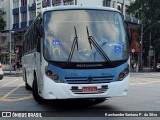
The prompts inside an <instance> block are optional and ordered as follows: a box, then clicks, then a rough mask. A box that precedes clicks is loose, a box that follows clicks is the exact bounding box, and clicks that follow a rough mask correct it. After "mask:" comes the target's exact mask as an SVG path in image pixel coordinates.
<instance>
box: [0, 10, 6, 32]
mask: <svg viewBox="0 0 160 120" xmlns="http://www.w3.org/2000/svg"><path fill="white" fill-rule="evenodd" d="M5 26H6V22H5V21H4V19H3V17H2V11H0V32H1V31H2V30H4V27H5Z"/></svg>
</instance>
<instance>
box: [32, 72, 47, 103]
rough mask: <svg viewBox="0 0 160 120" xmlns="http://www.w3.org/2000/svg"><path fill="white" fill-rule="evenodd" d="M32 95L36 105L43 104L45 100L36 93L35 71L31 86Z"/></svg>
mask: <svg viewBox="0 0 160 120" xmlns="http://www.w3.org/2000/svg"><path fill="white" fill-rule="evenodd" d="M32 94H33V98H34V99H35V101H36V102H38V103H44V102H45V99H43V98H42V97H41V96H40V95H39V93H38V83H37V75H36V72H35V71H34V80H33V84H32Z"/></svg>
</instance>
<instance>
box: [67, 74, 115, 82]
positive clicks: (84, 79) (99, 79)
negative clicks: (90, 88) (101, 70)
mask: <svg viewBox="0 0 160 120" xmlns="http://www.w3.org/2000/svg"><path fill="white" fill-rule="evenodd" d="M113 77H114V76H96V77H92V80H89V77H65V79H66V82H67V83H68V84H96V83H110V82H112V81H113Z"/></svg>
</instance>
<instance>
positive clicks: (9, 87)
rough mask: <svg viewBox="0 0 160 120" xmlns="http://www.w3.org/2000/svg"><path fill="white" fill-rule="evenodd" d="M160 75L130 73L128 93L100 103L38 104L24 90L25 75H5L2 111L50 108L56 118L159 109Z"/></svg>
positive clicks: (0, 85)
mask: <svg viewBox="0 0 160 120" xmlns="http://www.w3.org/2000/svg"><path fill="white" fill-rule="evenodd" d="M159 78H160V73H131V81H130V85H129V93H128V96H127V97H115V98H110V99H108V100H106V101H105V102H104V103H101V104H93V103H90V102H86V101H85V102H84V101H65V102H62V101H58V102H57V101H51V102H49V103H47V104H38V103H37V102H35V101H34V99H33V97H32V93H31V91H27V90H26V89H25V87H24V82H23V80H22V77H13V76H12V77H10V75H6V76H5V77H4V79H3V80H2V81H0V111H49V112H52V115H53V116H57V117H60V116H62V117H63V116H64V117H65V116H70V117H71V116H75V117H76V116H84V117H87V116H88V117H91V116H92V114H93V113H94V116H96V115H97V116H100V115H99V111H100V112H101V111H103V112H104V113H105V112H107V111H160V94H159V92H160V79H159ZM55 103H56V104H55ZM82 104H83V105H82ZM91 104H92V105H91Z"/></svg>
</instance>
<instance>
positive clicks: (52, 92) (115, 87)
mask: <svg viewBox="0 0 160 120" xmlns="http://www.w3.org/2000/svg"><path fill="white" fill-rule="evenodd" d="M129 78H130V75H128V76H127V77H126V78H124V80H122V81H118V82H111V83H100V84H66V83H55V82H54V81H53V80H51V79H49V78H48V77H47V76H45V75H44V77H43V80H44V83H43V86H42V87H41V88H42V90H41V93H42V94H41V96H42V97H43V98H44V99H79V98H84V99H85V98H107V97H115V96H126V95H127V91H128V84H129ZM73 86H76V87H78V89H79V90H81V89H82V87H85V86H96V87H97V89H101V88H102V86H108V88H107V89H106V90H104V92H100V93H87V94H85V93H83V92H82V93H79V94H77V93H75V92H73V91H72V90H71V89H72V87H73Z"/></svg>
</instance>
